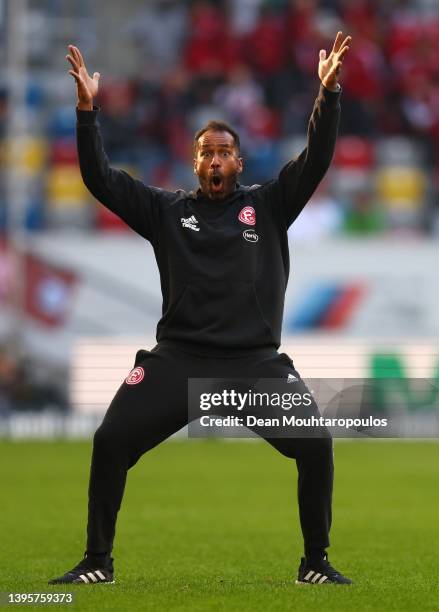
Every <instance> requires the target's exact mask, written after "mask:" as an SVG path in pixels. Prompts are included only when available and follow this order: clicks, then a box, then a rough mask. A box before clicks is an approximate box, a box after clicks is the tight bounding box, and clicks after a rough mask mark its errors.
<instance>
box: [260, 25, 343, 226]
mask: <svg viewBox="0 0 439 612" xmlns="http://www.w3.org/2000/svg"><path fill="white" fill-rule="evenodd" d="M350 42H351V37H350V36H347V37H346V38H345V39H344V40H343V34H342V32H338V34H337V36H336V39H335V42H334V46H333V48H332V51H331V53H330V55H329V57H326V51H324V50H323V49H322V50H321V51H320V54H319V60H320V61H319V67H318V74H319V78H320V81H321V85H320V91H319V94H318V96H317V99H316V101H315V103H314V108H313V111H312V113H311V118H310V121H309V124H308V142H307V146H306V148H305V149H304V150H303V151H302V153H301V154H300V155H299V157H298V158H297V159H293V160H292V161H290V162H289V163H288V164H286V165H285V166H284V167H283V168H282V170H281V172H280V174H279V178H278V179H277V180H276V181H274V182H273V183H272V185H271V188H272V189H274V196H275V198H276V200H280V202H281V206H282V214H283V216H284V218H285V221H286V224H287V227H289V226H290V225H291V224H292V223H293V221H294V220H295V219H296V217H297V216H298V215H299V214H300V212H301V211H302V209H303V207H304V206H305V204H306V203H307V202H308V200H309V199H310V197H311V196H312V194H313V193H314V191H315V190H316V188H317V186H318V184H319V183H320V181H321V180H322V178H323V177H324V175H325V173H326V171H327V169H328V167H329V165H330V163H331V160H332V156H333V153H334V148H335V141H336V139H337V131H338V124H339V119H340V103H339V97H340V92H341V87H340V85H339V83H338V77H339V74H340V69H341V66H342V63H343V58H344V56H345V55H346V53H347V51H348V50H349V44H350Z"/></svg>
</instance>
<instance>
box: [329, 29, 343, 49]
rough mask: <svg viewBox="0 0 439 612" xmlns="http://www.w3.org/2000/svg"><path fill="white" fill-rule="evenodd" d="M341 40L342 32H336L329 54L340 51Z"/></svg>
mask: <svg viewBox="0 0 439 612" xmlns="http://www.w3.org/2000/svg"><path fill="white" fill-rule="evenodd" d="M342 38H343V32H337V36H336V37H335V41H334V45H333V47H332V52H331V53H337V51H338V50H339V49H340V47H341V41H342Z"/></svg>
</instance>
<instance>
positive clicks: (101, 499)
mask: <svg viewBox="0 0 439 612" xmlns="http://www.w3.org/2000/svg"><path fill="white" fill-rule="evenodd" d="M135 366H136V367H139V366H140V367H141V368H142V369H143V371H144V377H143V379H142V380H141V381H140V382H137V383H136V382H135V381H136V378H135V377H132V378H133V380H132V382H134V383H135V384H127V382H124V383H123V384H122V386H121V387H120V389H119V390H118V392H117V393H116V395H115V397H114V399H113V401H112V402H111V404H110V407H109V408H108V411H107V413H106V415H105V417H104V420H103V422H102V424H101V425H100V427H99V428H98V429H97V431H96V433H95V436H94V440H93V456H92V464H91V473H90V485H89V506H88V528H87V534H88V540H87V553H88V554H89V555H94V554H103V553H107V554H109V553H110V552H111V550H112V547H113V539H114V534H115V527H116V519H117V513H118V511H119V508H120V505H121V502H122V497H123V492H124V488H125V481H126V476H127V471H128V470H129V469H130V468H131V467H132V466H133V465H135V464H136V463H137V461H138V460H139V459H140V457H141V456H142V455H143V454H144V453H146V452H147V451H148V450H150V449H151V448H153V447H154V446H156V445H157V444H159V443H160V442H162V441H163V440H165V439H166V438H168V437H169V436H170V435H172V434H173V433H175V432H176V431H178V430H179V429H181V428H182V427H184V426H185V425H186V424H187V421H188V409H187V403H188V400H187V395H188V392H187V379H188V378H233V377H238V376H239V377H247V378H282V377H283V378H287V377H288V374H290V373H293V374H295V375H296V376H298V374H297V372H295V370H294V368H293V364H292V361H291V360H290V359H289V357H288V356H287V355H286V354H284V353H282V354H279V353H278V352H276V351H275V350H273V349H257V350H253V351H251V352H249V353H247V354H245V355H242V354H240V355H239V356H236V354H235V355H234V354H233V353H230V354H228V355H227V356H223V357H210V356H209V357H208V356H206V355H203V356H201V355H194V354H192V353H188V352H186V350H182V349H181V348H180V347H177V346H175V345H172V344H170V343H164V342H163V343H159V344H158V345H157V346H156V347H154V348H153V349H152V350H151V351H143V350H141V351H139V352H138V353H137V355H136V363H135ZM128 380H129V379H128ZM300 384H303V383H301V382H300ZM313 410H315V411H317V407H316V406H314V407H313ZM325 431H326V430H325ZM267 441H268V442H269V443H270V444H271V445H272V446H273V447H274V448H276V449H277V450H278V451H279V452H280V453H282V454H283V455H285V456H286V457H290V458H294V459H295V460H296V463H297V468H298V472H299V479H298V497H299V513H300V523H301V527H302V533H303V537H304V542H305V552H306V554H308V555H309V554H312V553H313V551H315V550H319V549H320V550H322V549H324V548H326V547H327V546H329V539H328V534H329V529H330V526H331V498H332V482H333V458H332V440H331V437H330V435H329V433H328V432H326V435H325V437H313V438H267Z"/></svg>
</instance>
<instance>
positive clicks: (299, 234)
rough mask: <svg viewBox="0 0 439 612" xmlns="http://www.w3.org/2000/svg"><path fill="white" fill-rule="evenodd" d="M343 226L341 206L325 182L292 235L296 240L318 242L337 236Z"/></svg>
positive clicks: (300, 216) (296, 224) (303, 212)
mask: <svg viewBox="0 0 439 612" xmlns="http://www.w3.org/2000/svg"><path fill="white" fill-rule="evenodd" d="M342 224H343V216H342V212H341V209H340V206H339V205H338V203H337V202H336V200H334V199H333V198H332V196H331V195H330V193H329V187H328V182H327V180H325V181H323V182H322V183H321V184H320V185H319V187H318V189H317V191H316V192H315V194H314V195H313V196H312V198H311V200H310V201H309V202H308V204H307V205H306V206H305V208H304V209H303V210H302V212H301V213H300V215H299V216H298V217H297V219H296V221H295V222H294V223H293V225H292V226H291V229H290V233H291V235H292V236H293V239H294V240H299V241H305V240H316V239H321V238H327V237H328V236H333V235H334V234H337V233H338V232H339V231H340V229H341V228H342Z"/></svg>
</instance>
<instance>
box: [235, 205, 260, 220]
mask: <svg viewBox="0 0 439 612" xmlns="http://www.w3.org/2000/svg"><path fill="white" fill-rule="evenodd" d="M238 219H239V220H240V221H241V223H245V224H246V225H256V212H255V209H254V208H253V206H244V208H243V209H242V210H241V212H240V213H239V215H238Z"/></svg>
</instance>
